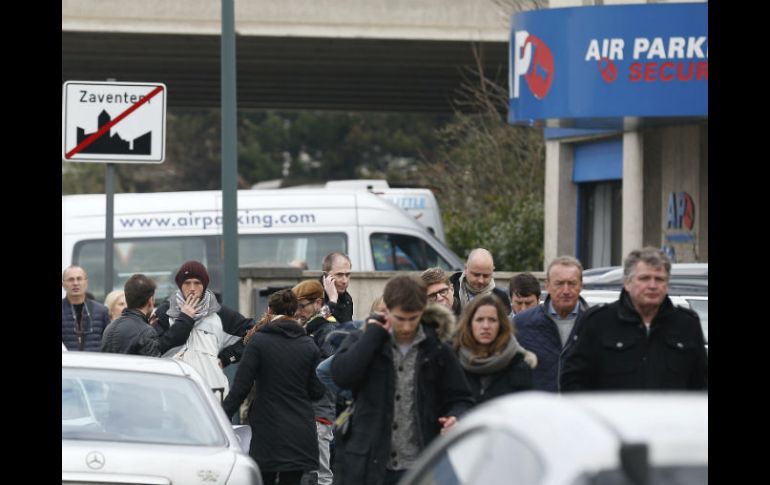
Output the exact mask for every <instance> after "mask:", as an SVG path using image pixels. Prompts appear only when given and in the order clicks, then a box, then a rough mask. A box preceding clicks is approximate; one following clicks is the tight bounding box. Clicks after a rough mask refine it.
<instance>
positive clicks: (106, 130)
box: [62, 81, 166, 163]
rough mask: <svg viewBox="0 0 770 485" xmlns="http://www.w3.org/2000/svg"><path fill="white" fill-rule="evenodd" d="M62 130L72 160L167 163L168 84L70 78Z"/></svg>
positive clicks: (64, 151)
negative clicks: (71, 79)
mask: <svg viewBox="0 0 770 485" xmlns="http://www.w3.org/2000/svg"><path fill="white" fill-rule="evenodd" d="M62 130H63V133H62V158H63V159H64V160H65V161H68V162H121V163H162V162H163V159H164V157H165V155H166V85H165V84H162V83H127V82H91V81H67V82H66V83H64V93H63V99H62Z"/></svg>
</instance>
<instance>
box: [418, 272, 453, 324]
mask: <svg viewBox="0 0 770 485" xmlns="http://www.w3.org/2000/svg"><path fill="white" fill-rule="evenodd" d="M420 278H422V280H423V281H424V282H425V285H426V286H427V287H428V302H435V303H439V304H441V305H444V306H445V307H447V308H449V309H450V310H452V311H453V312H454V313H455V314H458V313H460V310H459V309H458V308H455V307H456V306H458V305H457V300H455V295H454V291H453V288H452V283H450V282H449V276H447V274H446V273H445V272H444V270H443V269H441V268H428V269H426V270H425V271H423V272H422V274H421V275H420Z"/></svg>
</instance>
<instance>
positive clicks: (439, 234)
mask: <svg viewBox="0 0 770 485" xmlns="http://www.w3.org/2000/svg"><path fill="white" fill-rule="evenodd" d="M326 188H327V189H358V190H368V191H370V192H372V193H373V194H376V195H379V196H380V197H382V198H384V199H387V200H389V201H391V202H393V203H394V204H395V205H397V206H399V207H400V208H402V209H403V210H404V211H406V213H407V214H409V215H410V216H412V217H414V218H415V220H417V222H419V223H420V224H422V225H423V226H425V227H426V228H427V229H428V231H430V233H431V234H433V235H434V236H436V238H437V239H438V240H439V241H441V242H443V243H445V244H446V236H445V235H444V223H443V222H442V221H441V211H440V209H439V206H438V202H436V196H435V195H433V192H431V190H430V189H423V188H413V187H408V188H392V187H390V185H389V184H388V181H387V180H380V179H360V180H331V181H329V182H326Z"/></svg>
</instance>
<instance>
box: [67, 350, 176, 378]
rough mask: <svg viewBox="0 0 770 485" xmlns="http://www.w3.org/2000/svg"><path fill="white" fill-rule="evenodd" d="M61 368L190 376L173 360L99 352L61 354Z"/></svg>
mask: <svg viewBox="0 0 770 485" xmlns="http://www.w3.org/2000/svg"><path fill="white" fill-rule="evenodd" d="M61 365H62V368H68V367H78V368H86V369H97V370H101V369H106V370H119V371H131V372H151V373H154V374H164V375H171V376H190V374H191V372H190V369H191V368H190V367H189V366H187V365H186V364H184V363H182V362H179V361H177V360H174V359H161V358H158V357H144V356H139V355H124V354H111V353H101V352H62V354H61Z"/></svg>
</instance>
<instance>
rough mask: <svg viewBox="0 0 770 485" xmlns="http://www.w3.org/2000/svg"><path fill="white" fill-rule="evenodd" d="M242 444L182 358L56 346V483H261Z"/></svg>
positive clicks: (214, 397)
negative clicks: (59, 365) (58, 350)
mask: <svg viewBox="0 0 770 485" xmlns="http://www.w3.org/2000/svg"><path fill="white" fill-rule="evenodd" d="M246 431H247V430H246ZM247 445H248V444H247V443H244V444H242V443H241V441H240V439H239V438H238V437H237V436H236V434H235V432H234V430H233V427H232V425H231V423H230V421H229V420H228V418H227V416H225V413H224V411H223V410H222V407H221V404H220V402H219V400H218V399H217V398H216V396H215V395H214V394H213V393H212V392H211V391H210V390H208V389H207V388H206V385H205V384H204V383H203V381H202V380H201V378H200V376H199V375H198V373H197V372H195V370H193V369H192V367H190V366H188V365H187V364H184V363H182V362H177V361H175V360H171V359H159V358H151V357H138V356H129V355H118V354H100V353H93V352H62V484H65V483H67V484H88V483H98V484H105V483H120V484H123V483H142V484H158V485H160V484H177V483H190V484H192V483H206V484H212V485H214V484H222V485H224V484H227V485H236V484H247V485H261V484H262V479H261V476H260V473H259V468H258V467H257V464H256V463H255V462H254V460H253V459H252V458H251V457H250V456H249V455H248V454H247V453H245V452H244V451H243V448H244V447H246V446H247Z"/></svg>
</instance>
